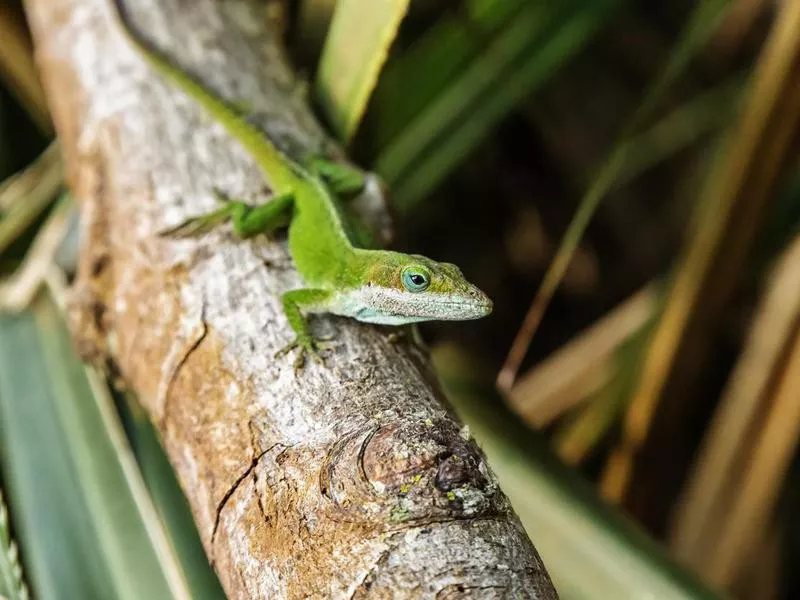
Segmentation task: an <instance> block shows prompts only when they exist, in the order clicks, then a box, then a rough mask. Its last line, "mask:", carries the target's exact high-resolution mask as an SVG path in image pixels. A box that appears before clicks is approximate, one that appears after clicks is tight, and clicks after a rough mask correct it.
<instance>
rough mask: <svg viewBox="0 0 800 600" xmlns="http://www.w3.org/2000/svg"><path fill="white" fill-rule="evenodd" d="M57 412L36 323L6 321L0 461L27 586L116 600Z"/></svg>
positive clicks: (29, 318)
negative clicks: (21, 554)
mask: <svg viewBox="0 0 800 600" xmlns="http://www.w3.org/2000/svg"><path fill="white" fill-rule="evenodd" d="M57 404H58V400H57V395H56V391H55V390H54V389H53V388H52V386H51V381H50V380H49V378H48V377H47V364H46V363H45V361H44V357H43V351H42V348H41V343H40V340H39V338H38V335H37V326H36V321H35V319H34V317H33V315H32V314H30V313H23V314H21V315H19V316H14V317H11V316H0V442H2V446H1V447H0V450H2V452H0V458H1V459H2V461H3V463H2V466H3V469H2V470H3V475H4V480H5V482H6V488H7V492H8V502H9V505H10V507H11V518H12V520H13V523H14V525H15V531H17V539H18V540H19V543H20V545H21V550H22V552H23V556H24V561H25V566H26V572H27V574H28V582H29V583H30V585H31V587H32V590H33V592H34V593H35V595H36V597H37V598H39V599H41V600H51V599H61V598H113V597H114V588H113V586H112V583H111V579H110V576H109V573H108V572H107V571H106V570H105V568H104V564H103V562H104V561H103V558H102V556H101V555H100V552H99V551H98V549H97V547H96V544H95V540H94V534H93V531H92V529H93V524H92V519H91V516H90V514H89V512H88V510H87V507H86V503H85V499H84V494H83V491H82V489H81V486H80V485H79V483H78V479H77V474H76V470H75V465H74V464H73V462H72V460H70V457H69V450H68V449H69V440H68V439H67V436H66V434H65V432H64V430H63V428H62V427H61V425H60V423H59V420H58V418H57V417H56V408H55V407H56V405H57Z"/></svg>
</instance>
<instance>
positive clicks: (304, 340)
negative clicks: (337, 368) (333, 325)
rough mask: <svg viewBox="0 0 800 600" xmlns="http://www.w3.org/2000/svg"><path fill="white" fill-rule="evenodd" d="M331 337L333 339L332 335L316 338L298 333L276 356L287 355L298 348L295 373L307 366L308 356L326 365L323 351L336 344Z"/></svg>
mask: <svg viewBox="0 0 800 600" xmlns="http://www.w3.org/2000/svg"><path fill="white" fill-rule="evenodd" d="M330 339H332V336H328V337H326V338H314V337H312V336H310V335H308V336H300V335H298V336H297V337H296V338H295V339H294V340H292V341H291V342H290V343H288V344H287V345H286V346H284V347H283V348H281V349H280V350H278V351H277V352H276V353H275V358H280V357H282V356H285V355H286V354H288V353H289V352H291V351H292V350H294V349H297V357H296V358H295V359H294V371H295V373H298V372H299V371H300V370H302V368H303V367H304V366H305V364H306V356H310V357H311V359H312V360H314V361H315V362H317V363H319V364H320V365H322V366H323V367H325V366H327V365H326V364H325V359H324V358H323V357H322V352H323V351H325V350H328V349H330V348H332V347H333V346H334V344H331V343H329V341H328V340H330Z"/></svg>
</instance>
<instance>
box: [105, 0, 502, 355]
mask: <svg viewBox="0 0 800 600" xmlns="http://www.w3.org/2000/svg"><path fill="white" fill-rule="evenodd" d="M115 5H116V7H117V11H118V14H119V20H120V22H121V24H122V30H123V31H124V33H125V34H126V37H127V38H128V40H129V41H130V43H131V44H132V45H133V46H134V47H135V48H136V49H137V50H138V51H139V54H140V55H141V56H142V57H143V58H144V59H145V60H146V61H147V62H148V63H149V64H150V65H151V67H152V68H154V69H155V70H156V71H157V72H159V73H160V74H161V75H162V76H163V77H164V78H165V79H166V80H168V81H169V82H171V83H172V84H173V85H174V86H176V87H177V88H179V89H181V90H183V91H184V92H185V93H186V94H188V95H189V96H191V97H192V98H194V100H195V101H196V102H198V103H199V104H200V105H201V106H203V107H204V108H205V110H206V111H208V113H210V115H211V116H212V117H213V118H214V119H215V120H217V121H218V122H219V123H220V124H222V125H223V126H224V127H225V128H226V130H227V131H228V133H229V134H230V135H231V136H233V137H234V138H236V139H237V140H238V141H239V142H240V143H241V144H242V145H243V146H244V147H245V149H247V151H248V152H249V153H250V154H251V155H252V157H253V158H254V159H255V161H256V163H257V164H258V165H259V167H260V168H261V170H262V172H263V174H264V176H265V178H266V179H267V180H268V182H269V184H270V187H271V189H272V190H273V193H274V197H273V198H272V199H271V200H270V201H269V202H267V203H265V204H263V205H260V206H256V207H252V206H249V205H247V204H245V203H243V202H237V201H231V200H228V199H227V198H225V197H224V196H222V195H221V194H220V193H218V192H217V194H218V196H220V198H221V199H223V200H224V203H223V205H222V207H221V208H220V209H219V210H216V211H214V212H213V213H210V214H207V215H202V216H200V217H196V218H193V219H190V220H188V221H186V222H184V223H181V224H180V225H178V226H177V227H174V228H172V229H170V230H169V231H168V232H167V233H171V234H175V235H195V234H199V233H203V232H205V231H208V230H209V229H211V228H213V227H215V226H217V225H219V224H220V223H222V222H225V221H228V220H230V221H231V223H232V225H233V230H234V233H235V234H236V235H237V236H238V237H240V238H247V237H250V236H253V235H256V234H259V233H269V232H271V231H274V230H275V229H277V228H279V227H285V226H287V225H288V228H289V250H290V252H291V254H292V258H293V260H294V264H295V266H296V267H297V270H298V271H299V273H300V275H301V276H302V278H303V280H304V282H305V284H306V286H307V287H305V288H302V289H296V290H291V291H289V292H286V293H285V294H284V295H283V310H284V313H285V314H286V319H287V321H288V322H289V325H290V326H291V328H292V329H293V330H294V332H295V334H296V337H295V339H294V341H293V342H292V343H290V344H289V345H288V346H286V347H285V348H284V349H282V350H281V351H279V352H278V355H282V354H285V353H287V352H289V351H290V350H292V349H294V348H297V349H298V356H297V360H296V361H295V367H296V368H298V367H300V366H302V364H303V362H304V358H305V355H306V354H310V355H311V356H312V357H313V358H316V359H318V360H321V359H319V354H318V352H319V351H320V350H321V349H322V348H323V344H322V343H321V341H320V340H318V339H315V338H314V337H313V336H312V335H311V333H310V331H309V328H308V321H307V318H306V315H307V314H309V313H332V314H335V315H342V316H346V317H351V318H354V319H356V320H359V321H362V322H366V323H375V324H381V325H407V324H411V323H418V322H421V321H430V320H446V321H460V320H467V319H478V318H481V317H484V316H486V315H488V314H489V313H491V311H492V302H491V300H489V298H488V297H487V296H486V295H485V294H484V293H483V292H481V291H480V290H479V289H478V288H477V287H476V286H474V285H472V284H471V283H469V282H468V281H467V280H466V279H465V278H464V275H463V274H462V273H461V271H460V270H459V269H458V267H456V266H455V265H452V264H449V263H440V262H436V261H434V260H431V259H429V258H426V257H424V256H418V255H413V254H403V253H400V252H392V251H388V250H375V249H367V248H364V247H358V246H357V245H356V244H355V243H354V240H356V239H357V238H356V237H355V236H354V235H352V233H351V231H352V230H351V229H350V228H348V227H347V226H346V222H345V218H344V216H343V215H344V213H343V211H342V207H341V205H340V198H341V197H344V196H348V195H350V196H351V195H353V194H354V193H357V192H358V191H360V190H361V189H362V188H363V187H364V185H365V182H366V179H365V176H364V175H363V174H362V173H361V172H359V171H356V170H354V169H351V168H348V167H345V166H343V165H337V164H333V163H329V162H326V161H324V160H318V159H314V160H310V161H309V164H308V165H304V164H300V163H298V162H296V161H294V160H292V159H291V158H289V157H288V156H286V155H284V154H283V153H282V152H281V151H280V150H279V149H278V148H277V147H276V146H275V145H274V144H273V143H272V141H270V139H269V138H268V136H267V135H266V134H265V133H264V132H262V131H261V130H259V129H257V128H255V127H253V126H252V125H251V124H250V123H248V122H247V120H246V119H245V118H244V116H243V115H242V114H241V113H240V112H239V111H238V110H237V109H236V108H234V107H233V106H232V105H231V104H229V103H227V102H225V101H223V100H221V99H220V98H219V97H217V96H216V95H215V94H213V93H212V92H210V91H208V90H207V89H206V88H205V87H204V86H202V85H201V84H199V83H198V82H197V81H195V79H193V78H192V76H191V75H189V74H188V73H186V72H185V71H183V70H182V69H181V68H180V67H178V66H176V65H174V64H173V63H172V62H171V61H170V60H169V59H168V58H166V57H164V56H163V55H162V54H161V53H160V52H159V51H157V50H156V49H154V48H153V47H151V46H150V44H149V43H147V42H146V41H144V40H142V39H141V38H139V37H138V35H137V34H136V33H134V29H133V28H132V27H131V25H130V23H129V22H128V20H127V17H126V14H125V9H124V6H123V5H122V3H121V1H120V0H116V1H115ZM359 239H360V238H359Z"/></svg>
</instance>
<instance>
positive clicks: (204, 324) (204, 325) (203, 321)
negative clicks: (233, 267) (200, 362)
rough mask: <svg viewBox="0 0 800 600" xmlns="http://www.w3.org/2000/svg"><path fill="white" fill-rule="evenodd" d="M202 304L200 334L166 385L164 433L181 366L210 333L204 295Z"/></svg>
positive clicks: (161, 427)
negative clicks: (174, 386) (173, 388)
mask: <svg viewBox="0 0 800 600" xmlns="http://www.w3.org/2000/svg"><path fill="white" fill-rule="evenodd" d="M201 303H202V304H201V305H200V333H199V335H195V336H194V340H192V343H191V345H190V346H189V347H188V349H187V350H186V352H184V353H183V356H181V359H180V360H179V361H178V362H177V364H176V365H175V366H174V367H173V368H172V369H170V373H169V379H168V380H167V383H166V385H165V387H164V404H163V407H162V409H161V419H160V421H159V423H158V429H159V431H161V432H162V433H163V432H164V429H165V428H166V424H167V415H168V414H169V405H170V397H171V395H170V390H171V389H172V386H173V384H174V383H175V380H176V379H177V378H178V373H180V370H181V368H182V367H183V366H184V365H185V364H186V361H187V360H189V357H190V356H191V355H192V353H193V352H194V351H195V350H197V348H198V347H199V346H200V344H201V343H202V342H203V340H204V339H206V336H207V335H208V323H207V322H206V298H205V296H203V297H202V298H201Z"/></svg>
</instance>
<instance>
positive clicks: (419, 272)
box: [350, 252, 492, 325]
mask: <svg viewBox="0 0 800 600" xmlns="http://www.w3.org/2000/svg"><path fill="white" fill-rule="evenodd" d="M364 273H365V277H364V279H363V280H362V281H361V282H360V285H359V286H358V288H356V289H355V290H353V293H352V294H351V296H350V298H351V300H352V301H353V308H354V310H353V311H352V314H351V315H350V316H353V317H354V318H356V319H358V320H359V321H365V322H368V323H379V324H384V325H404V324H408V323H416V322H419V321H463V320H468V319H480V318H481V317H485V316H487V315H488V314H489V313H491V312H492V301H491V300H490V299H489V298H488V297H487V296H486V294H484V293H483V292H482V291H481V290H480V289H478V288H477V287H476V286H475V285H473V284H471V283H470V282H469V281H467V280H466V278H465V277H464V274H463V273H462V272H461V270H460V269H459V268H458V267H457V266H455V265H453V264H450V263H444V262H437V261H434V260H431V259H430V258H427V257H425V256H419V255H416V254H401V253H398V252H382V253H381V260H378V261H371V264H370V265H369V266H368V268H367V269H365V271H364Z"/></svg>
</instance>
